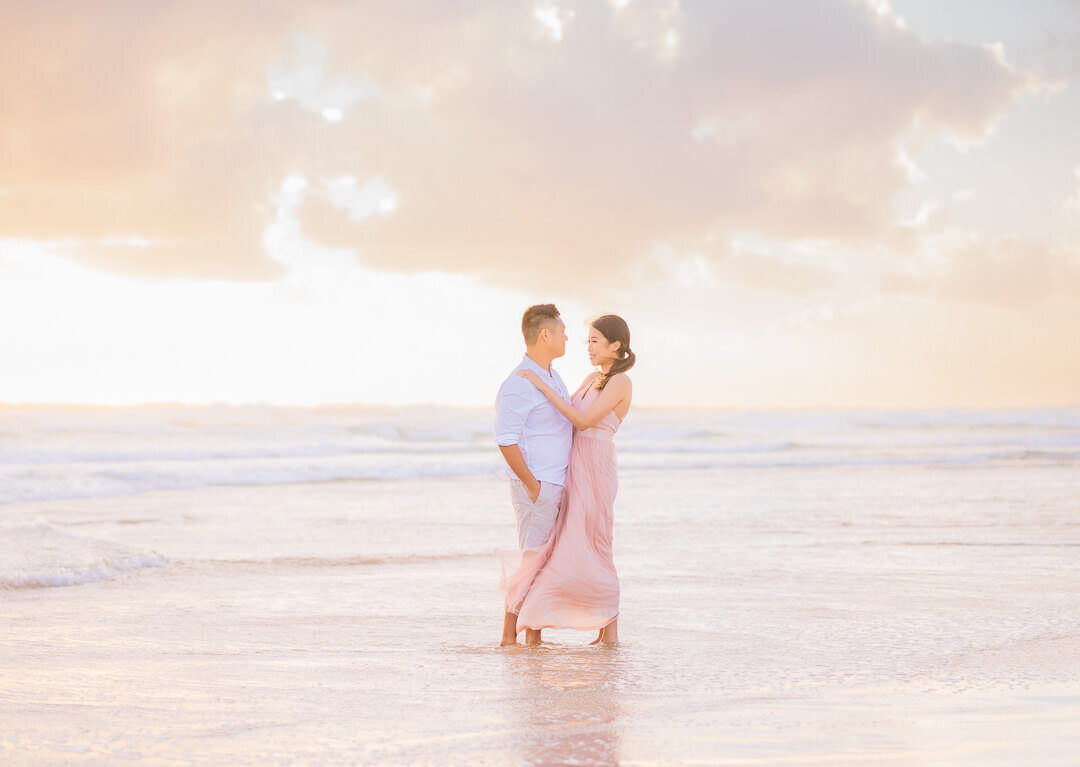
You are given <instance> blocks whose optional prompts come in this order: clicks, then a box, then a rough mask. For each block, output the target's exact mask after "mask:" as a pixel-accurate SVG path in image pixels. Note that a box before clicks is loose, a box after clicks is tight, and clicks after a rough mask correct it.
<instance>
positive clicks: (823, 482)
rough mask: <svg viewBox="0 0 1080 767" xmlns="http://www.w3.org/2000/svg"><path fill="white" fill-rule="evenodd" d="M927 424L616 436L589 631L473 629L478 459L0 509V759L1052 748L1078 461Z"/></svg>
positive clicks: (1077, 540)
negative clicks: (596, 634) (760, 446)
mask: <svg viewBox="0 0 1080 767" xmlns="http://www.w3.org/2000/svg"><path fill="white" fill-rule="evenodd" d="M802 417H803V418H805V416H802ZM777 418H779V417H777ZM895 419H899V416H896V417H895ZM998 420H1001V421H1004V420H1006V419H1004V417H1002V418H999V419H998ZM1031 420H1033V419H1031V418H1029V419H1028V421H1031ZM911 421H918V419H915V418H914V417H910V418H908V419H907V420H906V421H904V423H905V424H907V423H909V422H911ZM778 422H779V423H781V424H782V423H783V421H782V419H781V420H780V421H778ZM305 428H306V427H305ZM680 428H681V427H680ZM754 428H755V429H757V428H762V429H764V427H760V425H755V427H754ZM770 428H775V429H777V433H775V434H772V435H771V436H772V437H773V438H774V439H772V440H771V441H773V442H776V443H782V442H784V441H785V440H784V437H785V436H786V433H785V432H783V430H780V429H779V428H778V427H775V426H774V427H770ZM800 428H804V429H806V430H810V427H809V426H808V425H807V424H806V423H805V422H803V423H802V424H801V426H800ZM849 428H855V427H848V426H843V427H838V426H837V419H836V418H835V417H834V418H833V420H832V421H830V422H829V426H828V429H829V430H831V431H829V432H828V433H829V434H830V435H831V437H830V439H831V440H832V441H833V442H843V441H844V438H845V435H846V436H847V437H850V438H851V439H848V440H847V441H848V442H852V441H857V440H855V439H854V437H853V436H852V432H850V431H845V429H849ZM889 428H890V429H891V428H893V427H889ZM912 428H915V429H916V430H922V431H921V432H918V433H919V434H921V435H922V436H923V437H924V438H925V437H926V428H927V427H926V426H925V425H917V426H915V427H910V426H908V425H905V426H903V427H902V429H901V432H900V433H901V434H902V435H903V437H902V439H900V440H899V441H901V442H905V443H912V442H917V440H916V439H915V437H914V436H913V433H912V431H911V429H912ZM934 428H935V432H934V434H933V435H932V436H931V437H929V438H926V439H929V441H930V442H931V443H933V445H932V447H930V448H928V447H926V444H923V447H922V448H920V449H919V450H915V451H914V453H915V454H916V455H923V457H924V460H908V458H910V452H912V451H909V452H908V453H906V454H905V456H906V457H905V459H904V460H902V461H883V460H874V461H870V460H865V461H863V460H858V459H859V458H860V457H866V456H867V455H869V454H873V455H877V456H879V457H880V456H881V455H885V454H888V453H889V451H890V449H891V448H889V445H888V444H887V443H884V442H881V441H878V442H875V443H874V444H873V445H872V447H869V448H865V449H864V448H862V447H851V446H850V445H849V446H848V447H845V448H843V451H842V452H843V453H844V456H845V457H844V460H838V461H832V462H831V463H814V464H806V463H797V464H794V465H792V464H791V462H787V461H778V460H774V461H772V463H771V464H769V465H758V464H754V463H753V462H752V461H749V460H743V459H740V460H739V461H738V462H735V463H732V462H730V461H728V460H727V459H725V458H720V459H717V460H715V461H714V463H713V464H711V465H709V466H706V467H696V466H686V465H682V466H680V467H678V468H657V467H656V466H655V465H652V464H650V465H634V463H633V461H632V460H631V461H623V466H622V471H621V486H620V491H619V497H618V499H617V501H616V520H617V521H616V529H615V535H616V564H617V565H618V566H619V570H620V576H621V579H622V587H623V600H622V616H621V618H620V627H619V628H620V637H621V638H622V639H623V641H622V642H621V643H620V644H619V645H618V646H617V647H614V648H606V647H587V646H585V643H586V642H587V641H589V640H590V639H591V638H592V636H591V635H589V636H586V635H582V634H578V633H576V632H545V640H546V641H545V644H544V645H543V646H541V647H539V648H525V647H516V648H509V649H502V648H499V647H498V645H497V643H498V635H499V630H500V626H501V603H500V595H499V592H498V591H497V588H496V584H497V580H498V565H497V561H496V558H495V551H496V549H498V548H504V547H506V546H508V545H512V543H513V541H514V540H515V535H514V530H513V514H512V511H511V509H510V504H509V498H508V492H507V488H506V486H505V485H504V484H503V483H500V482H498V481H497V480H494V479H491V478H489V477H487V476H480V475H475V474H473V475H470V474H464V475H460V476H417V477H413V478H408V479H392V478H382V479H369V480H357V479H337V480H334V481H325V482H318V483H299V484H298V483H287V482H280V481H278V480H280V478H276V479H275V484H262V485H259V484H254V485H252V484H247V485H233V486H224V487H222V486H214V485H205V484H204V485H200V486H195V487H190V488H188V489H171V490H170V489H159V490H151V491H148V492H140V493H136V492H127V491H125V492H124V493H123V494H119V495H111V496H109V495H103V496H98V497H84V498H65V497H50V498H43V499H39V500H34V501H29V502H18V503H8V504H5V505H3V506H0V540H2V541H3V548H2V549H0V554H2V556H0V576H2V577H3V578H4V579H5V580H3V587H0V760H2V761H3V762H4V763H13V764H35V765H36V764H68V763H71V764H99V763H118V762H123V761H130V762H135V763H140V764H177V763H180V764H205V765H218V764H220V765H225V764H258V765H265V764H296V763H303V764H316V765H335V764H386V765H391V764H392V765H400V764H406V765H410V764H413V765H421V764H476V765H522V764H527V765H533V764H536V765H540V764H582V765H602V764H616V763H619V764H626V765H653V764H657V765H659V764H732V765H735V764H822V765H826V764H827V765H834V764H851V765H855V764H859V765H865V764H875V765H878V764H880V765H924V764H941V765H945V764H949V765H967V764H971V765H974V764H995V765H998V764H1004V765H1029V764H1043V765H1069V764H1074V763H1075V754H1077V753H1080V570H1078V568H1077V566H1076V562H1077V556H1078V555H1080V473H1078V469H1080V466H1078V465H1077V461H1076V460H1075V459H1072V458H1070V457H1069V454H1068V452H1067V451H1068V450H1071V448H1069V447H1065V448H1061V450H1059V451H1058V452H1055V453H1053V455H1050V456H1045V455H1044V456H1041V457H1031V456H1029V457H1026V458H1023V459H1017V458H1008V457H999V458H996V459H992V460H981V459H980V460H948V461H943V460H940V449H941V448H940V445H939V443H940V442H941V441H942V436H941V433H942V432H945V433H947V435H948V439H949V440H952V439H954V438H955V436H956V431H955V428H954V427H952V426H950V427H948V428H947V429H940V428H937V427H934ZM1009 428H1013V427H1009V426H1008V425H1005V426H1000V427H993V429H992V430H996V429H1005V430H1008V429H1009ZM1016 428H1020V429H1021V430H1022V431H1023V433H1024V434H1026V435H1028V436H1020V435H1018V434H1011V436H1010V435H1006V436H1005V437H1003V436H1002V435H1001V434H1000V433H997V434H996V436H995V437H994V438H993V439H994V440H995V441H994V445H996V447H992V448H987V446H986V445H985V444H980V445H979V446H977V448H973V449H972V450H978V451H983V452H986V451H987V450H996V451H998V452H1001V453H1004V452H1005V449H1004V448H1003V447H1001V446H1002V445H1003V444H1005V443H1011V442H1016V441H1019V440H1021V439H1028V438H1029V437H1030V433H1029V432H1030V429H1031V428H1034V427H1031V426H1030V424H1028V425H1024V426H1022V427H1016ZM1038 428H1040V429H1043V432H1041V433H1042V434H1044V435H1045V434H1053V435H1055V436H1054V439H1057V440H1058V441H1059V442H1068V441H1069V440H1070V439H1071V436H1070V435H1071V434H1072V432H1071V431H1069V430H1068V429H1050V428H1049V427H1047V425H1046V424H1045V423H1044V424H1042V425H1041V426H1039V427H1038ZM962 429H963V430H968V429H969V425H965V426H963V427H962ZM878 430H879V431H880V430H882V429H880V428H879V429H878ZM767 431H768V429H764V431H763V433H762V435H763V436H765V437H769V436H770V435H769V434H768V433H766V432H767ZM983 431H985V429H983ZM855 433H858V434H862V427H858V428H855ZM890 433H891V432H890ZM204 436H205V435H204ZM625 436H627V437H628V438H629V437H630V436H631V434H627V435H625ZM745 436H746V435H745V434H743V435H741V436H740V435H739V434H736V435H735V437H732V438H730V439H743V438H744V437H745ZM154 438H155V439H156V437H154ZM725 439H728V438H725ZM926 439H924V443H925V442H926ZM819 441H824V440H819ZM747 444H749V440H747ZM816 449H818V450H819V452H821V451H823V450H824V449H822V448H816ZM912 450H913V449H912ZM955 450H956V451H957V452H958V453H959V452H963V449H962V448H961V447H955ZM972 450H968V451H967V453H966V454H970V453H971V452H972ZM919 451H921V453H920V452H919ZM1062 451H1064V452H1062ZM654 452H655V455H660V454H662V451H654ZM709 455H712V454H709ZM744 457H745V456H744ZM244 460H246V458H245V459H244ZM649 460H650V461H652V460H653V459H652V458H650V459H649ZM710 460H712V459H711V458H710ZM627 464H629V465H627ZM9 470H11V471H14V470H13V469H10V467H9ZM19 471H22V472H23V473H24V474H26V473H31V472H32V468H27V467H26V464H25V462H24V464H22V468H21V469H19ZM170 476H173V477H175V476H177V472H176V471H173V472H172V473H171V474H170ZM57 495H61V496H62V495H64V493H57Z"/></svg>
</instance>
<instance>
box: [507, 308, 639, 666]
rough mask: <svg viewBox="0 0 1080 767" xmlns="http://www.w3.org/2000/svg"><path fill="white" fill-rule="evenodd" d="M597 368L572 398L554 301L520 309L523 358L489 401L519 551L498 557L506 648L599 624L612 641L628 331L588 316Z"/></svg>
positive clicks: (608, 319) (619, 323)
mask: <svg viewBox="0 0 1080 767" xmlns="http://www.w3.org/2000/svg"><path fill="white" fill-rule="evenodd" d="M588 331H589V337H588V347H587V348H588V354H589V362H590V363H591V364H592V365H593V366H594V367H595V368H596V372H593V373H590V374H589V375H588V376H586V377H585V380H584V381H582V382H581V386H579V387H578V388H577V391H575V392H574V393H573V395H571V394H569V393H568V392H567V389H566V385H565V384H564V383H563V381H562V378H560V377H559V374H558V373H557V372H555V369H554V368H553V367H552V366H551V363H552V361H553V360H555V359H557V358H559V357H561V356H563V354H565V352H566V325H565V324H564V323H563V321H562V319H560V317H559V311H558V309H556V308H555V306H554V304H539V305H537V306H530V307H529V308H528V309H527V310H526V311H525V315H524V316H523V317H522V318H521V332H522V334H523V335H524V336H525V357H524V358H523V359H522V360H521V364H520V365H518V366H517V368H515V369H514V371H513V372H512V373H511V374H510V376H509V377H508V378H507V379H506V380H505V381H504V382H503V384H502V386H501V387H500V389H499V394H498V397H497V398H496V402H495V410H496V414H495V438H496V442H498V445H499V450H500V451H501V452H502V455H503V458H504V459H505V461H506V467H507V468H508V469H509V470H510V472H512V476H511V477H510V483H511V487H510V495H511V499H512V501H513V504H514V512H515V514H516V517H517V532H518V545H519V548H520V559H518V560H517V561H516V562H513V563H508V562H507V561H505V560H504V561H503V577H502V580H501V582H500V588H501V589H502V591H503V595H504V599H505V607H506V613H505V616H504V619H503V632H502V645H504V646H506V645H512V644H516V643H517V635H518V633H519V632H521V631H524V632H525V643H526V644H530V645H535V644H539V643H540V631H541V629H545V628H573V629H580V630H582V631H591V630H599V634H598V635H597V637H596V639H595V640H593V641H592V642H591V643H590V644H596V643H598V642H599V643H614V642H617V641H618V639H619V635H618V617H619V576H618V574H617V572H616V571H615V562H614V559H613V558H612V523H613V522H614V503H615V492H616V490H617V489H618V474H617V469H616V465H615V442H614V438H615V432H616V431H618V429H619V424H620V423H621V422H622V420H623V418H625V417H626V414H627V412H628V411H629V410H630V400H631V396H632V388H631V383H630V377H629V376H627V375H626V371H627V370H629V369H630V368H631V367H633V365H634V359H635V358H634V353H633V352H632V351H631V350H630V330H629V328H628V327H627V325H626V322H625V321H624V320H623V319H622V318H621V317H618V316H616V315H614V314H605V315H602V316H600V317H596V318H595V319H592V320H590V321H589V324H588Z"/></svg>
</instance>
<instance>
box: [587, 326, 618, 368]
mask: <svg viewBox="0 0 1080 767" xmlns="http://www.w3.org/2000/svg"><path fill="white" fill-rule="evenodd" d="M585 349H586V351H588V353H589V364H590V365H603V364H604V363H606V362H614V361H615V360H616V359H618V351H619V342H618V341H608V340H607V339H606V338H604V334H603V333H601V332H600V331H599V330H597V329H596V328H594V327H592V326H591V325H590V326H589V338H588V341H587V342H586V344H585Z"/></svg>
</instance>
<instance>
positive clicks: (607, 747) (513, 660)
mask: <svg viewBox="0 0 1080 767" xmlns="http://www.w3.org/2000/svg"><path fill="white" fill-rule="evenodd" d="M625 654H626V648H625V645H624V646H623V647H622V648H620V647H619V646H614V647H602V646H600V647H568V646H565V645H560V644H556V643H547V642H545V644H543V645H541V646H540V647H521V648H513V649H510V650H508V651H507V652H505V655H504V659H503V668H504V670H505V672H506V673H505V677H506V684H507V687H508V689H509V690H510V691H511V693H512V697H511V700H512V703H511V706H510V707H511V709H512V710H513V711H514V714H515V715H516V717H517V718H518V720H519V721H518V724H519V725H520V726H519V727H518V732H519V734H518V736H517V737H516V739H515V740H516V742H515V743H514V744H513V746H512V748H513V751H514V755H515V757H516V758H517V760H518V763H520V764H524V765H553V764H579V765H617V764H619V749H620V739H619V730H620V726H621V725H620V722H619V718H620V717H621V716H622V705H621V704H622V695H623V692H624V690H625V688H626V686H627V679H628V675H627V672H626V663H625Z"/></svg>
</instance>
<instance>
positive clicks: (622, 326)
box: [589, 314, 637, 391]
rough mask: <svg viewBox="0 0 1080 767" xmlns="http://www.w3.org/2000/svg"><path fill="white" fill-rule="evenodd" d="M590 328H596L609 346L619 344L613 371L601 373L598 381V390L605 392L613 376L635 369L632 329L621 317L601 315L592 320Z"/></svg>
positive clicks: (612, 367)
mask: <svg viewBox="0 0 1080 767" xmlns="http://www.w3.org/2000/svg"><path fill="white" fill-rule="evenodd" d="M589 326H590V327H592V328H595V329H596V330H597V332H599V333H600V335H602V336H603V337H604V338H606V339H607V342H608V343H609V344H613V343H615V342H616V341H618V342H619V349H618V351H616V352H615V354H616V357H615V361H614V362H613V363H611V370H609V371H608V372H607V373H601V374H600V378H598V379H597V383H598V386H597V387H596V388H597V389H599V390H601V391H603V389H604V387H605V386H607V382H608V381H610V380H611V377H612V376H613V375H615V374H616V373H625V372H626V371H627V370H629V369H630V368H632V367H634V361H635V360H636V359H637V357H636V356H635V355H634V352H632V351H631V350H630V327H629V326H628V325H627V324H626V320H624V319H623V318H622V317H620V316H619V315H617V314H601V315H600V316H599V317H596V318H595V319H592V320H590V321H589ZM619 355H621V356H619Z"/></svg>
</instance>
